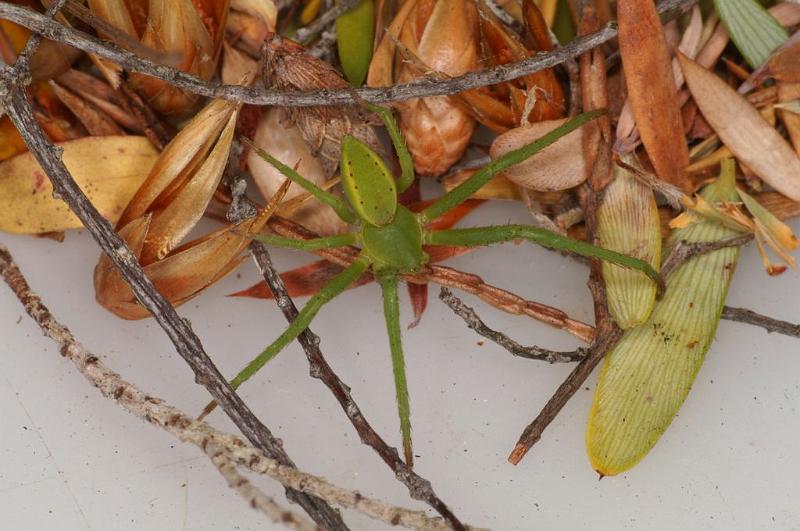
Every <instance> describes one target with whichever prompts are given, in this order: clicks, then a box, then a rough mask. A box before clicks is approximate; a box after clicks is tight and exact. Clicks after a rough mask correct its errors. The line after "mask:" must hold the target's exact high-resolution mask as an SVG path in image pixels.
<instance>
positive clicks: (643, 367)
mask: <svg viewBox="0 0 800 531" xmlns="http://www.w3.org/2000/svg"><path fill="white" fill-rule="evenodd" d="M732 168H733V166H732V165H730V166H729V167H728V168H727V170H726V169H723V175H722V176H721V177H720V178H719V179H718V180H717V181H715V182H714V183H712V184H710V185H709V186H707V187H706V188H705V190H704V191H703V194H702V195H703V197H704V198H705V199H706V200H707V201H708V202H712V203H713V202H718V201H731V200H735V199H736V197H737V196H736V185H735V182H736V181H735V173H734V171H733V170H732ZM738 234H740V233H738V232H736V231H734V230H732V229H729V228H727V227H725V226H723V225H721V224H719V223H718V222H716V221H713V220H710V219H698V220H697V221H695V222H693V223H691V224H690V225H689V226H687V227H685V228H682V229H678V230H675V231H674V232H673V233H672V236H671V238H670V241H669V246H670V247H672V246H674V245H676V244H677V243H678V242H679V241H682V240H685V241H687V242H705V241H716V240H723V239H727V238H731V237H733V236H737V235H738ZM667 254H668V253H667ZM738 256H739V248H738V247H726V248H724V249H720V250H717V251H712V252H710V253H706V254H703V255H700V256H697V257H694V258H692V259H690V260H688V261H687V262H685V263H683V264H682V265H680V266H679V267H678V268H677V269H676V270H675V271H674V272H673V273H672V274H671V275H670V276H669V278H668V279H667V289H666V292H665V293H664V297H663V298H662V299H661V300H660V301H658V302H657V303H656V306H655V308H654V309H653V312H652V313H651V314H650V317H649V319H648V320H647V321H646V322H645V323H644V324H642V325H641V326H638V327H636V328H632V329H630V330H628V331H627V332H625V335H624V336H622V339H621V340H620V341H619V343H617V345H616V346H615V347H614V349H613V350H612V351H611V352H610V353H609V354H608V355H607V356H606V358H605V361H604V365H603V368H602V370H601V372H600V378H599V380H598V383H597V391H596V392H595V396H594V402H593V404H592V409H591V412H590V414H589V422H588V427H587V434H586V445H587V449H588V452H589V457H590V459H591V461H592V466H593V467H594V468H595V470H597V471H598V472H600V473H601V474H603V475H614V474H619V473H620V472H624V471H625V470H628V469H629V468H631V467H632V466H634V465H635V464H636V463H637V462H639V461H640V460H641V459H642V458H643V457H644V456H645V455H647V453H648V452H649V451H650V449H651V448H652V447H653V446H654V445H655V444H656V442H657V441H658V439H659V438H660V437H661V435H662V434H663V433H664V431H665V430H666V429H667V427H668V426H669V425H670V423H671V422H672V419H673V418H674V417H675V415H676V414H677V412H678V410H679V409H680V407H681V405H682V404H683V402H684V400H685V399H686V396H687V395H688V394H689V390H690V389H691V387H692V383H693V382H694V378H695V376H696V375H697V371H698V370H700V366H701V365H702V364H703V360H704V359H705V355H706V352H707V351H708V348H709V347H710V346H711V343H712V341H713V340H714V335H715V333H716V330H717V325H718V324H719V319H720V316H721V314H722V307H723V304H724V302H725V296H726V294H727V292H728V286H729V285H730V280H731V277H732V276H733V270H734V268H735V267H736V261H737V259H738Z"/></svg>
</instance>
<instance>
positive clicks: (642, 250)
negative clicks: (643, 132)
mask: <svg viewBox="0 0 800 531" xmlns="http://www.w3.org/2000/svg"><path fill="white" fill-rule="evenodd" d="M623 160H624V162H626V163H627V164H631V165H635V164H637V161H636V159H635V156H633V155H627V156H626V157H625V158H624V159H623ZM612 171H613V175H614V179H613V180H612V181H611V183H609V185H608V186H607V187H606V189H605V194H604V195H603V202H602V203H601V204H600V208H599V209H598V211H597V236H598V240H599V241H598V244H599V245H600V246H602V247H605V248H606V249H611V250H613V251H617V252H619V253H622V254H627V255H629V256H633V257H635V258H639V259H641V260H644V261H646V262H647V263H649V264H650V265H652V266H653V267H654V268H658V267H659V266H660V265H661V220H660V218H659V216H658V206H657V205H656V199H655V196H654V194H653V191H652V190H651V189H650V188H648V187H647V186H645V185H644V184H642V183H640V182H639V181H637V180H636V178H635V177H634V176H633V175H632V174H631V172H630V171H629V170H627V169H625V168H624V167H622V166H620V165H619V164H614V167H613V170H612ZM602 267H603V280H604V282H605V286H606V298H607V299H608V309H609V311H610V312H611V316H612V317H613V318H614V321H616V323H617V324H618V325H619V327H620V328H622V329H623V330H627V329H629V328H633V327H635V326H638V325H640V324H642V323H643V322H644V321H645V320H646V319H647V318H648V317H649V316H650V312H651V311H652V309H653V305H654V304H655V302H656V290H657V286H656V285H655V283H654V282H653V281H652V280H650V279H649V278H647V276H645V275H644V274H641V273H639V272H638V271H633V270H630V269H624V268H621V267H619V266H617V265H614V264H609V263H607V262H603V264H602Z"/></svg>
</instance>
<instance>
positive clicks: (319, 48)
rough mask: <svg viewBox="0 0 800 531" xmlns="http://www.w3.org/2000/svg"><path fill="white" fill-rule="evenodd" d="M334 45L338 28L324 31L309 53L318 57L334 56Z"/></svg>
mask: <svg viewBox="0 0 800 531" xmlns="http://www.w3.org/2000/svg"><path fill="white" fill-rule="evenodd" d="M334 46H336V28H331V29H329V30H325V31H323V32H322V35H321V36H320V38H319V40H318V41H317V42H316V43H314V46H312V47H311V48H309V49H308V54H309V55H311V56H313V57H316V58H317V59H327V58H332V57H333V53H334V51H333V48H334Z"/></svg>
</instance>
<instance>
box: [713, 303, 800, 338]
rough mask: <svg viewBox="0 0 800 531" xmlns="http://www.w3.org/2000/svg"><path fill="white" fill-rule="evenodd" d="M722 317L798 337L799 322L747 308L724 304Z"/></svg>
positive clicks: (799, 334) (799, 335)
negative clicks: (768, 315)
mask: <svg viewBox="0 0 800 531" xmlns="http://www.w3.org/2000/svg"><path fill="white" fill-rule="evenodd" d="M722 318H723V319H727V320H728V321H735V322H738V323H747V324H751V325H753V326H760V327H761V328H763V329H764V330H766V331H767V332H770V333H771V332H777V333H779V334H783V335H786V336H791V337H800V324H794V323H790V322H788V321H781V320H780V319H775V318H773V317H767V316H766V315H761V314H760V313H756V312H754V311H753V310H748V309H747V308H734V307H732V306H725V307H724V308H723V309H722Z"/></svg>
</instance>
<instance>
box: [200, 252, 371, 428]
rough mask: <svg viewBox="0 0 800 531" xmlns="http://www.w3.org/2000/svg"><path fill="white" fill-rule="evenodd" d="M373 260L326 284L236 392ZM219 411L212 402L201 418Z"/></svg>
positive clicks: (242, 376)
mask: <svg viewBox="0 0 800 531" xmlns="http://www.w3.org/2000/svg"><path fill="white" fill-rule="evenodd" d="M369 264H370V262H369V260H368V259H367V258H366V257H364V256H363V255H362V256H359V257H358V258H357V259H356V260H355V261H354V262H353V263H352V264H350V265H349V266H347V268H346V269H345V270H344V271H342V272H341V273H339V274H338V275H336V276H335V277H333V278H332V279H331V280H330V281H329V282H328V283H327V284H325V285H324V286H323V287H322V288H321V289H320V290H319V291H318V292H317V293H316V294H314V296H313V297H311V298H310V299H309V300H308V302H307V303H306V305H305V306H303V309H302V310H300V313H298V314H297V317H296V318H295V319H294V321H292V322H291V323H290V324H289V327H288V328H287V329H286V330H285V331H284V332H283V333H282V334H281V335H280V336H279V337H278V339H276V340H275V341H274V342H273V343H272V344H271V345H270V346H268V347H267V348H266V349H264V351H263V352H262V353H261V354H259V355H258V356H257V357H256V358H255V359H254V360H253V361H251V362H250V363H248V364H247V366H246V367H245V368H244V369H242V370H241V371H240V372H239V374H237V375H236V377H235V378H234V379H233V380H231V382H230V384H231V387H232V388H234V389H236V388H238V387H239V386H240V385H242V384H243V383H244V382H246V381H247V380H248V379H249V378H250V377H251V376H253V375H254V374H255V373H256V372H258V370H259V369H261V368H262V367H263V366H264V365H266V363H267V362H268V361H270V360H271V359H272V358H274V357H275V356H277V355H278V353H279V352H280V351H281V350H283V349H284V347H286V345H288V344H289V343H291V342H292V341H293V340H294V339H296V338H297V336H299V335H300V333H301V332H302V331H303V330H305V329H306V328H308V325H309V324H311V320H312V319H314V317H315V316H316V315H317V313H318V312H319V310H320V309H321V308H322V306H324V305H325V304H326V303H327V302H329V301H330V300H331V299H333V298H334V297H336V296H337V295H339V294H340V293H341V292H343V291H344V290H345V289H347V286H349V285H350V284H352V283H353V282H355V281H356V280H358V279H359V277H360V276H361V275H363V274H364V272H366V270H367V268H368V267H369ZM215 407H217V403H216V402H211V403H210V404H208V405H207V406H206V408H205V409H204V410H203V412H202V414H201V415H200V418H203V417H205V416H206V415H208V414H209V413H211V412H212V411H213V410H214V408H215Z"/></svg>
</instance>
